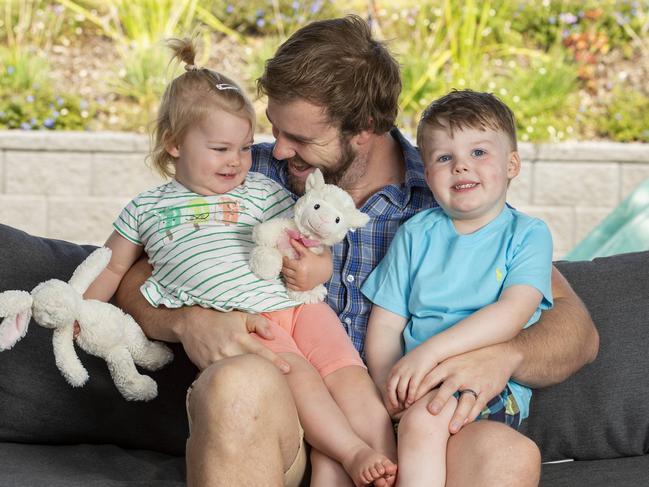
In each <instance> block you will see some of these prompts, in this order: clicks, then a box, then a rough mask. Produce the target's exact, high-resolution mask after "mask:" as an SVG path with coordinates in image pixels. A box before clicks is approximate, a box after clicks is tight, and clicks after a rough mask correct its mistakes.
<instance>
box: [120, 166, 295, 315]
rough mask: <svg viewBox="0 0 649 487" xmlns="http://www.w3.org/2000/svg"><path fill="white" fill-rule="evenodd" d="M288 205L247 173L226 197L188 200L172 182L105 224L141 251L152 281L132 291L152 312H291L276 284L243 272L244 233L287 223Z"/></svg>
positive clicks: (280, 191) (247, 239)
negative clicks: (282, 220)
mask: <svg viewBox="0 0 649 487" xmlns="http://www.w3.org/2000/svg"><path fill="white" fill-rule="evenodd" d="M292 208H293V199H292V198H291V196H290V194H289V193H288V192H287V191H286V190H285V189H284V188H282V186H280V185H279V184H278V183H276V182H274V181H273V180H271V179H269V178H267V177H266V176H263V175H261V174H259V173H254V172H251V173H248V176H247V177H246V180H245V181H244V183H243V184H242V185H240V186H238V187H236V188H235V189H233V190H232V191H230V192H228V193H225V194H220V195H213V196H203V195H199V194H196V193H194V192H192V191H190V190H188V189H187V188H185V187H184V186H182V185H181V184H180V183H179V182H177V181H175V180H172V181H170V182H169V183H167V184H164V185H162V186H159V187H157V188H154V189H152V190H149V191H146V192H144V193H141V194H139V195H138V196H137V197H136V198H135V199H133V200H132V201H131V202H130V203H129V204H128V205H127V206H126V207H125V208H124V209H123V210H122V213H121V214H120V215H119V217H118V218H117V220H116V221H115V222H114V223H113V227H114V228H115V230H116V231H117V232H119V233H120V235H122V236H123V237H124V238H126V239H127V240H129V241H131V242H133V243H134V244H136V245H142V246H143V247H144V251H145V252H146V253H147V255H148V256H149V263H150V264H151V265H152V266H153V274H152V275H151V277H150V278H149V279H147V281H146V282H145V283H144V284H143V285H142V287H141V288H140V290H141V292H142V294H143V295H144V297H145V298H146V299H147V300H148V301H149V303H151V304H152V305H153V306H156V307H157V306H160V305H163V306H166V307H168V308H178V307H180V306H192V305H199V306H203V307H206V308H214V309H217V310H220V311H231V310H235V309H237V310H242V311H247V312H251V313H260V312H264V311H275V310H278V309H284V308H290V307H293V306H297V305H298V304H299V303H297V302H295V301H292V300H290V299H289V298H288V296H287V294H286V288H285V287H284V285H283V284H282V282H281V280H280V279H279V278H277V279H273V280H262V279H259V278H257V277H256V276H255V275H254V274H253V273H252V272H251V270H250V266H249V264H248V262H249V254H250V249H251V248H252V246H253V241H252V229H253V227H254V226H255V225H256V224H257V223H260V222H263V221H266V220H269V219H271V218H274V217H291V216H292Z"/></svg>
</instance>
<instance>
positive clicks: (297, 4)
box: [291, 1, 300, 11]
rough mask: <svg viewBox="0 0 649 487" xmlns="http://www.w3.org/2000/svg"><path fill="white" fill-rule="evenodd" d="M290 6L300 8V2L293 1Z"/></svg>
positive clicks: (295, 8)
mask: <svg viewBox="0 0 649 487" xmlns="http://www.w3.org/2000/svg"><path fill="white" fill-rule="evenodd" d="M291 7H293V10H295V11H297V10H299V9H300V2H298V1H295V2H293V3H292V4H291Z"/></svg>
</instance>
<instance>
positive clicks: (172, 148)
mask: <svg viewBox="0 0 649 487" xmlns="http://www.w3.org/2000/svg"><path fill="white" fill-rule="evenodd" d="M164 141H165V150H166V151H167V154H169V155H170V156H171V157H173V158H174V159H177V158H178V157H180V145H178V143H177V142H176V140H175V139H174V138H173V137H172V136H171V135H170V134H169V133H166V134H165V135H164Z"/></svg>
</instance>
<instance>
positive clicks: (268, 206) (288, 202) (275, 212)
mask: <svg viewBox="0 0 649 487" xmlns="http://www.w3.org/2000/svg"><path fill="white" fill-rule="evenodd" d="M293 204H294V201H293V197H292V196H291V194H290V193H289V192H288V191H286V189H284V188H283V187H282V186H281V185H280V184H278V183H276V182H275V181H272V180H268V188H267V192H266V202H265V206H264V214H263V217H262V221H267V220H270V219H272V218H278V217H284V218H292V217H293Z"/></svg>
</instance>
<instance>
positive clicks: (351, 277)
mask: <svg viewBox="0 0 649 487" xmlns="http://www.w3.org/2000/svg"><path fill="white" fill-rule="evenodd" d="M347 282H354V276H352V275H351V274H349V275H348V276H347Z"/></svg>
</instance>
